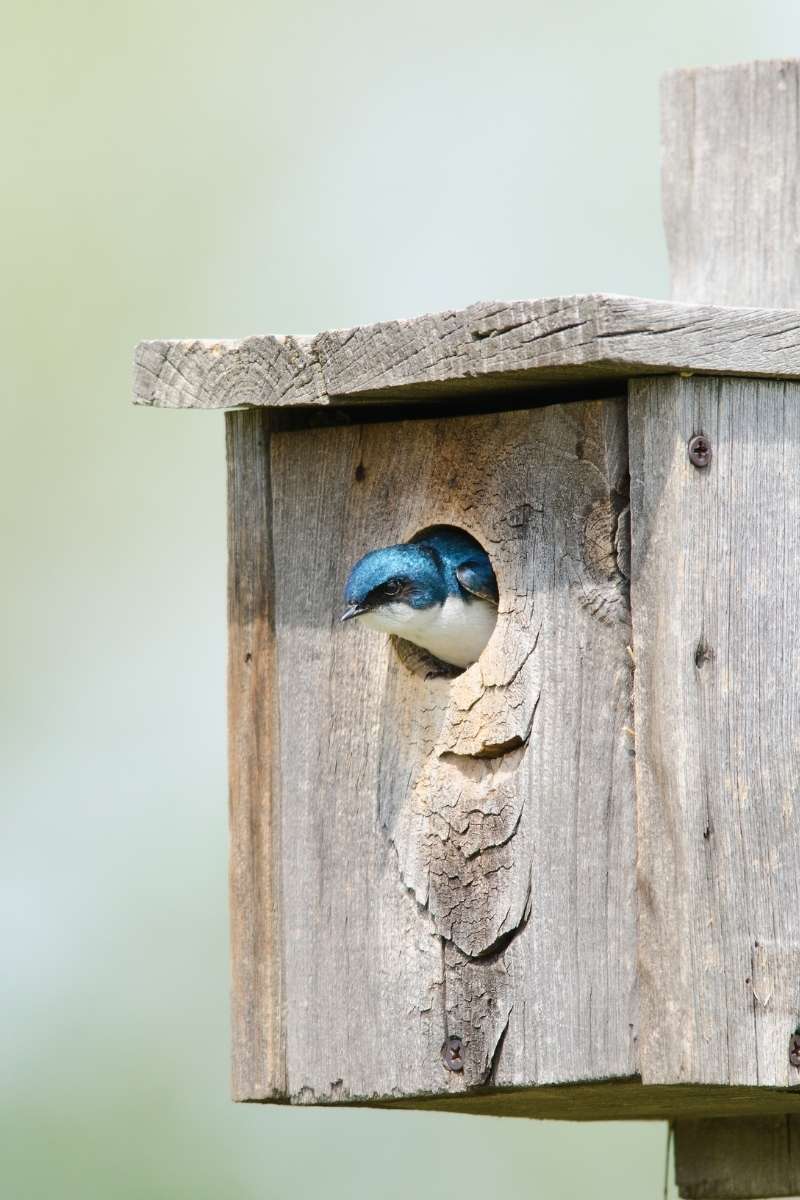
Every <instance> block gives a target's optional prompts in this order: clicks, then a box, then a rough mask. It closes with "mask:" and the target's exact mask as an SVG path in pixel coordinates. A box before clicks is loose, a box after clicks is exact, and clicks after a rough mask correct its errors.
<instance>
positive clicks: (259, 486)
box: [226, 410, 286, 1100]
mask: <svg viewBox="0 0 800 1200" xmlns="http://www.w3.org/2000/svg"><path fill="white" fill-rule="evenodd" d="M269 421H270V416H269V413H266V412H259V411H257V410H254V411H251V412H240V413H228V414H227V417H226V435H227V436H226V442H227V458H228V619H229V625H228V628H229V644H228V736H229V776H230V903H231V964H232V973H233V981H232V982H233V987H232V1052H233V1053H232V1058H233V1067H232V1084H233V1095H234V1098H235V1099H237V1100H246V1099H258V1100H266V1099H271V1098H275V1097H280V1096H282V1095H283V1094H284V1092H285V1090H286V1062H285V1059H286V1052H285V1045H284V1028H283V991H282V974H281V973H282V957H283V955H282V945H281V918H280V908H279V894H278V893H279V886H278V881H279V872H280V865H281V851H280V844H279V841H278V804H277V801H278V789H277V786H276V784H277V780H276V779H275V772H276V768H277V763H278V749H277V745H276V741H277V737H278V721H277V707H276V704H275V696H276V691H277V688H276V682H275V672H276V663H275V635H274V616H275V614H274V589H275V579H274V569H273V562H272V519H271V512H272V492H271V486H270V460H269Z"/></svg>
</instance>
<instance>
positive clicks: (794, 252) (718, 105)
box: [662, 59, 800, 308]
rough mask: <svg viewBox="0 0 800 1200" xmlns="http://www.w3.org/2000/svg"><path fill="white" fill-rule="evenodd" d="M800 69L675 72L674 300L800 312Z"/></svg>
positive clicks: (670, 237)
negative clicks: (798, 309)
mask: <svg viewBox="0 0 800 1200" xmlns="http://www.w3.org/2000/svg"><path fill="white" fill-rule="evenodd" d="M799 98H800V63H799V62H798V61H797V60H796V59H795V60H790V61H782V62H781V61H778V62H752V63H740V64H738V65H737V66H732V67H701V68H700V69H698V70H688V71H687V70H682V71H674V72H670V73H669V74H668V75H666V76H665V77H664V81H663V85H662V141H663V154H662V164H663V166H662V191H663V211H664V224H665V227H666V233H667V245H668V249H669V257H670V264H671V268H672V295H673V297H674V298H675V299H677V300H681V301H689V302H692V303H696V304H747V305H750V304H758V305H763V306H764V307H776V308H778V307H780V308H785V307H788V306H790V305H797V306H800V204H799V203H798V179H800V99H799Z"/></svg>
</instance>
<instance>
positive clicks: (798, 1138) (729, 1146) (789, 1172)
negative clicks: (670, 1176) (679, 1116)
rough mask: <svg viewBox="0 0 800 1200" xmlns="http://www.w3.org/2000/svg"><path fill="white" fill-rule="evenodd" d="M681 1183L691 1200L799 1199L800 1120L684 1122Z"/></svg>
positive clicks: (680, 1139) (679, 1139) (681, 1127)
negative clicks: (781, 1197) (762, 1197)
mask: <svg viewBox="0 0 800 1200" xmlns="http://www.w3.org/2000/svg"><path fill="white" fill-rule="evenodd" d="M675 1136H676V1163H677V1172H676V1179H677V1184H678V1190H679V1193H680V1195H681V1196H684V1197H686V1198H687V1200H742V1198H745V1197H761V1196H796V1195H797V1194H798V1193H800V1117H791V1116H784V1117H762V1118H759V1119H753V1118H750V1119H749V1120H738V1121H737V1120H727V1121H715V1120H711V1121H709V1120H704V1121H680V1122H679V1123H678V1126H677V1132H676V1135H675Z"/></svg>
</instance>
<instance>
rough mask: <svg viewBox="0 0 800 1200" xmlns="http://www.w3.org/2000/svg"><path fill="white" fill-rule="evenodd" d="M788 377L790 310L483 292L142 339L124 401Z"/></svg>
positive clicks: (425, 394) (793, 361)
mask: <svg viewBox="0 0 800 1200" xmlns="http://www.w3.org/2000/svg"><path fill="white" fill-rule="evenodd" d="M676 372H678V373H691V374H695V373H696V374H714V375H751V376H770V377H773V378H775V377H778V378H786V379H796V378H800V311H797V310H794V309H761V308H730V307H721V306H713V305H696V304H676V303H672V302H668V301H662V300H643V299H639V298H637V297H632V296H613V295H603V294H595V295H583V296H556V297H550V298H547V299H543V300H520V301H515V302H513V303H503V302H491V301H486V302H483V303H479V304H472V305H470V306H469V307H468V308H464V309H459V310H453V311H448V312H441V313H434V314H429V315H426V316H422V317H415V318H413V319H411V320H402V321H383V322H380V323H378V324H376V325H362V326H357V327H356V328H354V329H334V330H328V331H327V332H324V333H318V334H316V335H314V336H303V337H298V336H282V335H257V336H255V337H247V338H242V339H240V340H218V341H206V340H197V339H189V340H180V339H179V340H175V341H148V342H141V343H140V344H139V346H138V347H137V351H136V373H135V385H134V390H135V400H136V403H138V404H145V405H152V406H154V407H158V408H201V409H211V408H221V409H230V408H240V407H243V406H261V407H269V408H300V407H302V408H309V407H311V408H314V407H324V406H334V405H357V404H362V403H364V402H367V403H371V404H374V403H376V402H392V403H403V404H406V403H414V402H417V401H430V400H440V401H449V400H450V399H454V398H455V397H465V396H475V397H478V395H479V394H480V393H482V394H483V395H484V396H485V397H488V396H491V395H492V394H493V393H494V394H505V393H507V392H509V391H513V390H515V389H531V388H558V387H559V386H563V385H575V384H587V383H588V384H595V383H596V384H600V385H604V386H605V390H608V385H613V383H614V381H624V380H625V379H628V378H630V377H632V376H637V375H658V374H670V373H676Z"/></svg>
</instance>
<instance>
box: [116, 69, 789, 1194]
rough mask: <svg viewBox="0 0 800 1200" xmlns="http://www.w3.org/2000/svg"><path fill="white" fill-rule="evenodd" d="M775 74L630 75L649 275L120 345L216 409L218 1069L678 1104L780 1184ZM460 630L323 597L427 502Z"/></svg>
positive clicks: (758, 1186) (467, 1101) (140, 394)
mask: <svg viewBox="0 0 800 1200" xmlns="http://www.w3.org/2000/svg"><path fill="white" fill-rule="evenodd" d="M798 95H800V67H799V66H798V63H796V62H777V63H757V64H750V65H746V66H741V67H735V68H721V69H703V70H699V71H686V72H677V73H675V74H671V75H669V76H668V77H667V79H666V81H665V85H664V95H663V104H664V119H663V139H664V163H663V184H664V208H665V221H666V228H667V236H668V243H669V252H670V257H671V262H672V271H673V280H674V299H673V301H671V302H667V301H653V300H642V299H632V298H630V297H624V296H613V295H587V296H569V297H557V298H553V299H541V300H533V301H523V302H519V303H510V304H506V303H481V304H475V305H473V306H471V307H469V308H467V309H464V310H463V311H459V312H446V313H440V314H438V315H435V316H424V317H420V318H418V319H415V320H405V321H393V322H388V323H383V324H378V325H372V326H366V327H363V328H358V329H348V330H344V331H341V330H335V331H332V332H328V333H322V334H319V335H318V336H317V337H313V338H292V337H251V338H247V339H245V340H243V341H240V342H200V341H185V342H145V343H143V344H142V345H141V346H140V347H139V349H138V354H137V376H136V396H137V400H138V402H139V403H142V404H148V405H154V406H161V407H173V408H175V407H194V408H206V409H210V408H219V409H226V410H229V411H228V412H227V413H226V425H227V456H228V477H229V504H228V521H229V546H230V570H229V588H230V591H229V596H230V658H229V664H230V673H229V713H230V798H231V904H232V938H233V1087H234V1094H235V1097H236V1098H237V1099H238V1100H248V1101H277V1102H285V1101H290V1102H292V1103H297V1104H345V1105H347V1104H350V1105H352V1104H361V1105H364V1104H367V1105H375V1106H381V1107H390V1106H394V1107H405V1108H425V1109H448V1110H453V1111H458V1112H471V1113H491V1114H495V1115H506V1114H507V1115H513V1116H531V1117H557V1118H568V1119H581V1120H593V1119H594V1120H599V1119H608V1118H625V1119H628V1118H631V1119H632V1118H637V1119H638V1118H661V1119H669V1120H670V1121H674V1122H675V1128H676V1146H677V1171H678V1181H679V1185H680V1187H681V1194H682V1195H684V1196H689V1197H705V1196H709V1197H711V1196H717V1197H745V1196H772V1195H788V1194H790V1193H794V1192H798V1191H800V1150H798V1146H800V1092H798V1090H796V1089H798V1087H800V1036H798V1035H796V1034H795V1030H796V1029H797V1028H798V1025H800V684H798V675H799V674H800V312H798V311H794V310H793V308H792V306H793V305H795V304H797V305H798V307H799V308H800V208H799V207H798V202H797V190H798V182H799V181H800V167H799V166H798V158H799V157H800V109H799V108H798ZM438 524H444V525H449V526H453V527H456V528H458V529H462V530H465V531H467V532H468V533H469V534H471V535H472V536H473V537H474V538H476V539H477V540H478V541H479V542H480V543H481V545H482V546H483V547H484V549H485V550H486V551H487V552H488V554H489V556H490V559H491V562H492V564H493V566H494V570H495V573H496V576H497V581H498V586H499V594H500V602H499V608H498V616H497V624H496V627H495V631H494V633H493V635H492V637H491V640H490V641H489V644H488V646H487V647H486V649H485V650H484V652H483V653H482V654H481V656H480V658H479V659H478V661H477V662H476V663H475V664H474V665H472V666H469V667H467V668H466V669H464V670H462V671H458V672H455V671H451V672H450V673H446V674H442V673H439V674H437V673H435V672H432V671H431V670H430V663H429V662H428V661H427V660H426V659H425V656H424V655H420V653H419V652H418V651H416V650H415V649H414V648H412V647H410V646H409V645H408V644H407V643H403V642H402V641H398V640H396V639H390V638H388V637H385V636H383V635H378V634H376V633H374V632H370V631H367V630H362V629H353V628H350V627H348V626H342V625H341V623H340V621H339V616H340V614H341V610H342V588H343V585H344V580H345V574H346V571H347V568H348V566H350V565H351V564H352V563H353V562H355V561H356V559H358V558H359V557H360V556H361V555H363V554H364V553H365V552H366V551H368V550H370V549H372V548H374V547H379V546H386V545H390V544H392V543H397V542H403V541H407V540H408V539H410V538H411V537H413V536H414V535H415V534H417V533H419V532H420V531H421V530H424V529H426V528H428V527H430V526H432V525H438Z"/></svg>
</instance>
